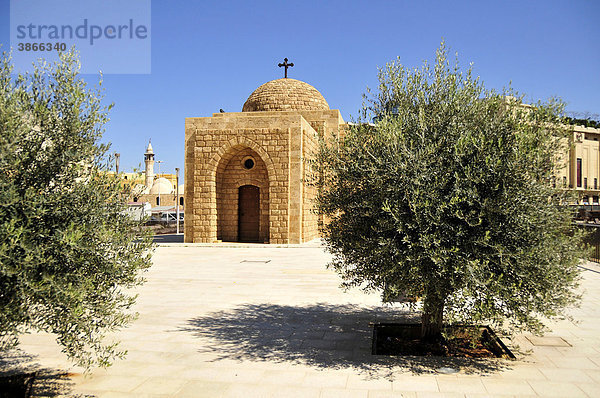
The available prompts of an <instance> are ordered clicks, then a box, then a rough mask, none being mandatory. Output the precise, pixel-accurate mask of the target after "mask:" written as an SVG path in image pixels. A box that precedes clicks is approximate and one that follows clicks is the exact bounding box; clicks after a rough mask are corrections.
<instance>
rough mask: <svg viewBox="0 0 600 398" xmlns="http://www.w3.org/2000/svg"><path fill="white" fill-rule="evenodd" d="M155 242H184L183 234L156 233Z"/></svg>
mask: <svg viewBox="0 0 600 398" xmlns="http://www.w3.org/2000/svg"><path fill="white" fill-rule="evenodd" d="M153 239H154V243H183V234H180V235H177V234H164V235H154V238H153Z"/></svg>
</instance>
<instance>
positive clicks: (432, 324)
mask: <svg viewBox="0 0 600 398" xmlns="http://www.w3.org/2000/svg"><path fill="white" fill-rule="evenodd" d="M444 301H445V300H444V298H440V297H437V296H433V295H429V294H428V295H427V296H426V297H425V301H424V303H423V315H421V340H422V341H431V342H433V341H439V340H441V338H442V324H443V321H444Z"/></svg>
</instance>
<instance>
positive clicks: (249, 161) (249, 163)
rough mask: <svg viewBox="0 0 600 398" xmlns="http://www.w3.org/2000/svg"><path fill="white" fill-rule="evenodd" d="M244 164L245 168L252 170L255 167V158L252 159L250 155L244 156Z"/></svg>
mask: <svg viewBox="0 0 600 398" xmlns="http://www.w3.org/2000/svg"><path fill="white" fill-rule="evenodd" d="M242 164H243V165H244V168H245V169H246V170H251V169H253V168H254V159H252V158H251V157H250V156H248V157H246V158H244V160H243V161H242Z"/></svg>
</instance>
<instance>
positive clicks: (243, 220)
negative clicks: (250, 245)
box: [238, 185, 260, 242]
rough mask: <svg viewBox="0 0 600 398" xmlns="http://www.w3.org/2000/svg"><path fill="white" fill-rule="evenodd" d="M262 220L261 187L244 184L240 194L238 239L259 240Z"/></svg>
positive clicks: (246, 240) (241, 240)
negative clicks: (260, 221)
mask: <svg viewBox="0 0 600 398" xmlns="http://www.w3.org/2000/svg"><path fill="white" fill-rule="evenodd" d="M259 220H260V189H259V188H258V187H256V186H254V185H244V186H241V187H240V189H239V195H238V240H239V241H240V242H258V230H259Z"/></svg>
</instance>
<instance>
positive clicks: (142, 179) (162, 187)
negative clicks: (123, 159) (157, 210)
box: [119, 142, 184, 212]
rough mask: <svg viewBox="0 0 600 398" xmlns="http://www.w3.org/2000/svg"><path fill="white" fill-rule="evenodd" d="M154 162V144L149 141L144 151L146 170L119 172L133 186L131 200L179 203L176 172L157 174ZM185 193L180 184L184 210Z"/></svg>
mask: <svg viewBox="0 0 600 398" xmlns="http://www.w3.org/2000/svg"><path fill="white" fill-rule="evenodd" d="M154 163H155V160H154V150H153V148H152V144H151V143H150V142H148V146H147V147H146V152H145V153H144V164H145V166H146V168H145V170H144V171H143V172H139V173H119V177H120V178H121V179H122V181H123V184H124V185H127V186H129V187H130V188H131V194H130V197H129V202H130V203H149V204H150V205H151V206H152V207H156V206H174V205H175V204H176V203H177V202H176V199H177V198H176V196H177V177H176V175H175V174H167V173H161V174H155V173H154ZM183 195H184V185H183V184H180V185H179V205H180V207H181V211H182V212H183V205H184V199H183Z"/></svg>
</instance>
